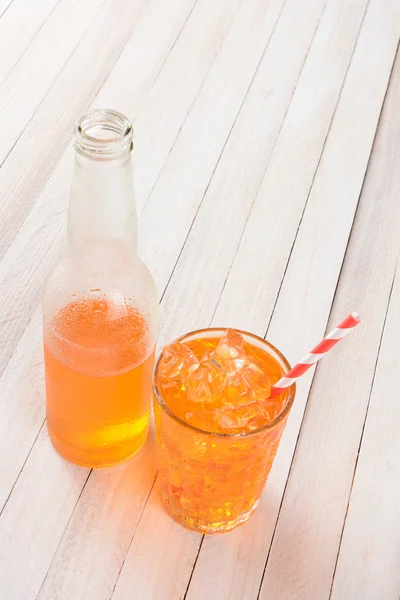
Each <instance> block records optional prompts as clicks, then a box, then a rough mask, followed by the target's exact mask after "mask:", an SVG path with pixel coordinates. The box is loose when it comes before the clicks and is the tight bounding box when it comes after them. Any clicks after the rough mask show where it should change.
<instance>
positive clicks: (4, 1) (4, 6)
mask: <svg viewBox="0 0 400 600" xmlns="http://www.w3.org/2000/svg"><path fill="white" fill-rule="evenodd" d="M12 3H13V0H0V18H1V17H2V16H3V15H4V14H5V13H6V12H7V10H8V9H9V7H10V6H11V4H12Z"/></svg>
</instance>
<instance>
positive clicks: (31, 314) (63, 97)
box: [0, 0, 400, 600]
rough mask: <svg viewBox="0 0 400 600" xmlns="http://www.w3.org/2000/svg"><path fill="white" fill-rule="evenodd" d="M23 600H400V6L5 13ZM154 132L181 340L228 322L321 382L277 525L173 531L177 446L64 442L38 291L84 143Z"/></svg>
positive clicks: (4, 395)
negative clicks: (170, 468) (80, 457)
mask: <svg viewBox="0 0 400 600" xmlns="http://www.w3.org/2000/svg"><path fill="white" fill-rule="evenodd" d="M0 15H1V16H0V125H1V129H0V131H1V135H0V164H1V169H0V290H1V294H0V374H1V379H0V515H1V516H0V598H1V599H2V600H31V599H35V598H39V599H40V600H53V599H57V600H58V599H60V600H64V599H65V600H81V599H82V600H110V599H111V598H112V600H178V599H185V600H256V599H259V600H271V599H277V600H292V599H296V600H298V599H301V600H303V599H304V600H324V599H328V598H331V599H332V600H398V598H399V595H400V569H399V566H400V460H399V459H400V402H399V398H398V393H399V392H398V390H399V387H400V370H399V353H400V267H397V270H396V262H397V256H398V252H399V248H400V109H399V106H400V104H399V103H400V53H398V52H397V50H398V42H399V34H400V2H399V0H369V1H368V0H303V1H302V2H301V1H300V0H169V1H168V2H167V1H166V0H35V1H33V0H0ZM90 106H92V107H110V108H115V109H118V110H121V111H122V112H124V113H126V114H127V115H129V116H130V117H131V118H132V119H133V120H134V129H135V149H134V153H135V159H134V166H135V178H136V189H137V204H138V213H139V236H140V254H141V256H142V258H143V260H144V261H145V262H146V263H147V265H148V266H149V267H150V269H151V271H152V273H153V274H154V277H155V279H156V282H157V285H158V289H159V293H160V298H161V310H160V323H159V337H158V341H159V344H160V345H162V344H164V343H165V342H167V341H170V340H171V339H173V338H174V337H176V336H177V335H179V334H181V333H183V332H186V331H189V330H192V329H196V328H199V327H206V326H208V325H224V326H225V325H229V326H231V327H240V328H243V329H247V330H250V331H252V332H255V333H257V334H258V335H261V336H264V335H265V336H266V337H267V338H268V339H269V340H270V341H271V342H272V343H273V344H275V345H277V346H278V347H279V348H280V349H281V350H282V352H283V353H284V354H285V355H286V356H287V357H288V359H289V360H290V362H295V361H296V360H297V359H298V358H300V356H301V355H302V354H303V353H304V352H306V351H308V350H309V349H310V348H311V347H312V346H313V345H314V344H315V343H316V342H318V341H319V339H320V338H321V337H322V336H323V334H324V332H325V330H326V328H327V327H328V328H329V327H331V326H333V325H336V323H338V322H339V321H340V320H341V319H342V318H344V317H345V316H346V315H347V313H349V312H350V311H351V310H358V311H359V312H360V314H361V317H362V324H361V326H360V327H358V329H357V330H356V331H355V332H354V333H352V334H351V335H350V336H349V337H348V338H346V340H345V341H343V342H342V343H341V344H340V345H339V346H338V348H336V349H335V350H334V351H332V353H331V354H330V355H329V357H327V358H326V359H325V360H324V361H322V363H321V364H320V366H318V368H317V369H316V372H314V370H313V371H312V372H311V371H310V372H309V373H308V374H307V375H306V376H304V377H303V379H302V381H301V383H300V384H299V386H298V394H297V398H296V401H295V405H294V407H293V410H292V413H291V416H290V419H289V422H288V425H287V428H286V431H285V434H284V437H283V440H282V443H281V446H280V449H279V452H278V455H277V458H276V461H275V464H274V468H273V470H272V472H271V475H270V477H269V481H268V484H267V486H266V489H265V493H264V495H263V497H262V501H261V504H260V506H259V509H258V511H257V512H256V514H255V515H254V516H253V517H252V518H251V520H250V521H249V523H248V524H246V525H245V526H243V527H241V528H238V529H237V530H236V531H234V532H232V533H229V534H226V535H220V536H218V535H217V536H210V537H202V536H201V535H199V534H196V533H192V532H190V531H187V530H185V529H183V528H181V527H180V526H178V525H177V524H175V523H174V522H173V521H172V520H171V519H170V518H169V517H168V516H167V514H166V513H165V512H164V510H163V508H162V507H161V504H160V500H159V491H158V483H157V469H156V464H155V452H154V443H153V441H152V440H150V441H149V442H148V443H147V444H146V446H145V448H144V449H143V450H142V451H141V453H140V454H139V455H138V456H137V457H136V458H135V459H133V460H132V461H130V462H128V463H126V464H124V465H122V466H120V467H116V468H112V469H105V470H97V471H89V470H88V469H84V468H79V467H76V466H74V465H71V464H68V463H67V462H65V461H64V460H62V459H61V458H60V457H59V456H58V455H57V454H56V453H55V451H54V450H53V449H52V447H51V445H50V443H49V439H48V436H47V431H46V425H45V422H44V418H45V400H44V383H43V360H42V339H41V337H42V335H41V313H40V295H41V290H42V287H43V282H44V280H45V278H46V275H47V273H48V271H49V268H50V266H51V264H52V263H53V262H54V260H55V259H56V257H57V256H58V254H59V252H60V249H61V247H62V244H63V239H64V233H65V225H66V210H67V202H68V190H69V184H70V178H71V166H72V152H71V145H70V142H71V137H72V128H73V123H74V121H75V120H76V119H77V117H78V116H79V115H81V114H82V113H83V112H85V111H86V110H87V109H88V108H89V107H90Z"/></svg>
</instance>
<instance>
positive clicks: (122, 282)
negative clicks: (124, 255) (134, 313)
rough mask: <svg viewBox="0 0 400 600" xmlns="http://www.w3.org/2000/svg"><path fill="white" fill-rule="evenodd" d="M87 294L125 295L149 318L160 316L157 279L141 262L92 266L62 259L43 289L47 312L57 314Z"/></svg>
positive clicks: (44, 309) (57, 263)
mask: <svg viewBox="0 0 400 600" xmlns="http://www.w3.org/2000/svg"><path fill="white" fill-rule="evenodd" d="M87 294H98V295H101V296H104V297H107V296H110V297H111V296H115V295H116V294H117V295H118V296H123V297H124V298H126V299H127V300H129V301H130V302H132V303H133V304H135V305H136V306H137V307H138V309H139V310H141V311H142V312H143V313H145V314H146V315H149V319H150V320H151V321H154V318H156V315H157V313H158V292H157V288H156V284H155V281H154V278H153V276H152V275H151V273H150V271H149V269H148V268H147V266H146V265H145V264H144V263H143V262H142V261H141V260H140V259H135V260H134V261H125V262H122V263H121V264H119V265H114V266H112V265H108V267H107V268H104V265H94V264H92V265H89V264H87V263H85V262H84V261H83V262H80V261H77V260H75V259H72V258H71V257H68V256H65V257H62V258H60V259H59V260H58V261H57V262H56V263H55V264H54V266H53V268H52V269H51V271H50V273H49V275H48V278H47V281H46V283H45V286H44V289H43V296H42V302H43V313H44V315H45V316H46V315H49V316H50V315H53V314H55V312H57V310H58V309H59V308H60V307H62V306H65V305H66V304H68V302H70V301H71V299H76V298H79V297H81V296H85V295H87Z"/></svg>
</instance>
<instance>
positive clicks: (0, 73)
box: [0, 0, 59, 83]
mask: <svg viewBox="0 0 400 600" xmlns="http://www.w3.org/2000/svg"><path fill="white" fill-rule="evenodd" d="M58 2H59V0H42V1H41V2H36V3H33V2H31V1H30V0H14V2H12V4H10V6H9V8H8V10H7V11H6V13H5V14H4V16H3V17H2V18H1V19H0V56H1V60H0V82H1V83H2V82H3V81H4V79H5V78H6V77H7V75H9V74H10V72H11V71H12V69H13V68H14V67H15V65H16V64H17V62H18V60H20V59H21V57H22V56H23V54H24V53H25V52H26V51H27V49H28V47H29V45H30V43H31V42H32V40H33V39H34V38H35V36H36V35H37V33H38V31H39V30H40V29H41V28H42V27H43V26H44V24H45V22H46V20H47V19H48V17H49V16H50V15H51V13H52V11H53V10H54V9H55V7H56V6H57V4H58ZM0 12H1V5H0Z"/></svg>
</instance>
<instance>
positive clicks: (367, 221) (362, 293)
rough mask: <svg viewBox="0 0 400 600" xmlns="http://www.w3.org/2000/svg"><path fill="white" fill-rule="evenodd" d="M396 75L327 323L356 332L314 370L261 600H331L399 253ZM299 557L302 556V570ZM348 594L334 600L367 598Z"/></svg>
mask: <svg viewBox="0 0 400 600" xmlns="http://www.w3.org/2000/svg"><path fill="white" fill-rule="evenodd" d="M371 8H372V7H371ZM360 42H361V40H360ZM399 67H400V62H399V60H397V63H396V65H395V71H394V75H393V78H392V82H391V86H390V88H389V93H388V97H387V99H386V103H385V109H384V111H383V115H382V118H381V125H380V129H379V134H378V137H377V139H376V141H375V145H374V150H373V155H372V159H371V163H370V166H369V170H368V175H367V178H366V181H365V184H364V187H363V192H362V195H361V198H360V202H359V206H358V211H357V214H356V218H355V222H354V226H353V229H352V234H351V237H350V241H349V245H348V248H347V252H346V258H345V261H344V265H343V268H342V271H341V276H340V279H339V283H338V288H337V291H336V295H335V300H334V304H333V308H332V311H331V315H330V319H329V327H333V326H334V325H335V324H336V323H338V322H339V321H340V319H341V318H342V316H343V315H344V314H346V313H347V312H348V311H349V310H351V309H352V308H357V310H359V312H360V314H361V317H362V324H361V325H360V327H359V328H358V330H357V331H355V332H354V334H352V335H351V336H349V338H348V339H346V341H345V342H343V344H346V348H340V349H338V350H337V351H335V352H333V353H332V356H331V355H330V356H328V357H326V359H324V361H323V362H321V364H320V366H319V367H318V369H317V374H316V377H315V379H314V383H313V387H312V391H311V395H310V399H309V402H308V404H307V411H306V414H305V417H304V422H303V425H302V430H301V433H300V437H299V441H298V443H297V448H296V454H295V458H294V461H293V465H292V469H291V473H290V477H289V480H288V484H287V488H286V492H285V497H284V501H283V504H282V508H281V511H280V516H279V521H278V525H277V528H276V532H275V537H274V542H273V545H272V550H271V554H270V557H269V561H268V565H267V570H266V573H265V579H264V586H263V592H264V594H262V595H261V598H263V597H264V598H278V597H279V598H289V597H292V594H293V593H297V594H298V595H300V596H302V597H310V598H314V597H315V598H321V600H322V599H323V598H328V597H329V593H330V587H331V582H332V576H333V572H334V567H335V561H336V555H337V552H338V546H339V541H340V535H341V529H342V524H343V520H344V518H345V513H346V508H347V502H348V498H349V494H350V488H351V482H352V477H353V472H354V468H355V463H356V459H357V453H358V446H359V440H360V436H361V432H362V427H363V423H364V419H365V413H366V410H367V406H368V401H369V395H370V390H371V385H372V381H373V377H374V368H375V362H376V359H377V353H378V351H379V341H380V336H381V333H382V328H383V324H384V320H385V314H386V310H387V303H388V297H389V294H390V289H391V285H392V279H393V272H394V269H395V265H396V259H397V255H398V251H399V248H400V236H399V233H400V231H399V227H400V215H399V211H398V206H399V189H400V185H399V184H400V171H399V169H398V168H394V165H396V164H397V161H398V159H399V156H400V155H399V153H400V143H399V140H400V137H399V133H400V129H399V128H400V119H399V118H398V116H397V115H396V117H394V115H393V111H396V108H395V106H396V103H397V97H398V94H399V85H400V68H399ZM326 222H327V223H328V222H330V223H332V219H329V220H328V219H327V220H326ZM336 231H337V228H336ZM371 240H374V241H373V243H372V244H371ZM325 243H326V240H325V242H324V244H325ZM320 247H322V244H321V246H320ZM317 248H318V247H317ZM293 507H296V510H295V511H294V510H293ZM297 556H302V557H303V559H302V563H301V565H299V564H298V562H297V561H296V557H297ZM353 559H354V560H355V556H354V555H353V556H352V558H351V559H349V561H348V563H347V572H348V573H352V572H353V566H352V560H353ZM316 573H318V577H316V576H315V574H316ZM359 589H360V588H359ZM352 591H353V593H351V592H350V590H349V591H348V592H347V593H343V594H342V595H340V594H339V595H338V596H337V598H359V597H360V598H361V597H362V598H363V597H368V596H367V595H366V594H364V593H357V591H356V588H353V589H352ZM370 597H371V598H372V597H374V596H373V594H372V595H371V596H370ZM375 597H383V596H381V595H379V594H375ZM392 597H393V598H395V596H392Z"/></svg>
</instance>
